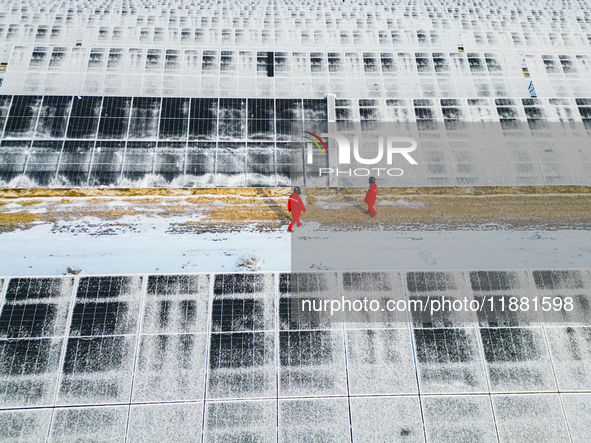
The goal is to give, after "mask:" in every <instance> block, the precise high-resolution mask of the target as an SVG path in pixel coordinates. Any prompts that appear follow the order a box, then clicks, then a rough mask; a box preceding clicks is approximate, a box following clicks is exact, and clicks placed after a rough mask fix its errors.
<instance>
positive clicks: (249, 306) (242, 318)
mask: <svg viewBox="0 0 591 443" xmlns="http://www.w3.org/2000/svg"><path fill="white" fill-rule="evenodd" d="M263 312H264V306H263V301H261V300H254V299H252V298H229V299H228V298H225V299H217V300H214V301H213V306H212V330H213V331H214V332H221V331H224V332H225V331H254V330H262V329H264V326H265V324H264V318H263Z"/></svg>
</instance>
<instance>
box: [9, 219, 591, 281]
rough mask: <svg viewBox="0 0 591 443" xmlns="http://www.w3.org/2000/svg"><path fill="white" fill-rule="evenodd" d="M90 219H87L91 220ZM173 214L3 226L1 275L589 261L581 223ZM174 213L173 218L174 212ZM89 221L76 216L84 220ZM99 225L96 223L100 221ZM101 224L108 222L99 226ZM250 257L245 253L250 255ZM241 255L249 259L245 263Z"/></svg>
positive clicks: (483, 266) (513, 266)
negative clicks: (212, 225)
mask: <svg viewBox="0 0 591 443" xmlns="http://www.w3.org/2000/svg"><path fill="white" fill-rule="evenodd" d="M90 221H91V220H90ZM172 221H174V220H171V219H153V218H151V219H146V218H144V219H143V221H141V222H139V223H138V218H137V217H134V218H133V220H132V219H131V217H130V219H129V220H126V219H125V218H124V219H122V220H120V221H119V223H120V224H119V226H125V225H126V224H130V225H131V224H132V222H133V226H134V229H127V228H125V227H123V228H117V227H114V228H113V229H112V230H111V231H110V232H109V235H104V234H101V235H96V232H95V230H93V229H89V230H87V232H81V233H80V232H78V233H72V232H69V231H66V232H64V231H60V230H56V229H53V230H52V225H51V224H40V225H37V226H34V227H32V228H31V229H28V230H14V231H12V232H4V233H2V234H0V275H6V276H9V275H11V276H39V275H60V274H64V273H66V270H67V268H68V267H69V268H71V269H78V270H80V271H81V273H82V274H87V275H88V274H128V273H185V272H230V271H237V270H238V271H241V270H253V269H258V270H261V271H289V270H305V269H313V270H318V269H339V270H347V269H356V270H359V269H364V270H381V269H516V268H518V269H523V268H537V269H543V268H552V269H554V268H578V267H588V266H589V263H591V244H590V243H589V241H588V240H589V233H588V232H587V231H583V230H581V231H576V230H573V231H535V230H534V231H532V230H527V231H509V230H460V231H457V230H456V231H417V232H408V231H405V232H402V231H346V232H333V231H329V230H322V229H320V224H319V223H317V222H308V223H306V224H304V225H303V226H302V227H301V228H296V230H295V232H294V233H292V234H290V233H288V232H286V231H285V227H283V228H282V229H277V230H275V231H270V232H260V230H258V229H255V228H253V229H250V228H249V227H248V226H247V227H245V228H244V229H243V230H242V231H240V232H222V233H201V234H193V233H183V234H179V233H171V232H170V230H169V228H170V223H171V222H172ZM176 221H179V220H176ZM85 222H89V221H88V220H87V221H84V220H81V221H80V222H79V223H80V224H83V223H85ZM97 229H99V228H97ZM100 230H101V232H103V233H104V227H101V228H100ZM248 259H251V260H250V261H249V260H248ZM247 262H250V263H251V264H252V263H253V262H254V266H251V267H249V266H245V265H246V264H247Z"/></svg>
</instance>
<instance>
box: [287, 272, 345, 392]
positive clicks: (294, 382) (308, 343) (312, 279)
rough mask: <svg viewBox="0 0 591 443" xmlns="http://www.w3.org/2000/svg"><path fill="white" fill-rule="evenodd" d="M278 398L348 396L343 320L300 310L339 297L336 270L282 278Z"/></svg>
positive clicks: (294, 274) (293, 274)
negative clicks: (311, 302)
mask: <svg viewBox="0 0 591 443" xmlns="http://www.w3.org/2000/svg"><path fill="white" fill-rule="evenodd" d="M279 278H280V280H279V372H280V373H279V396H280V397H285V396H306V395H331V394H332V395H344V394H346V389H347V388H346V375H345V367H344V352H345V349H344V341H343V331H342V322H341V319H340V318H339V319H338V321H335V320H332V319H330V318H329V316H328V314H326V315H325V313H322V312H306V311H301V310H300V309H298V306H297V303H299V301H301V300H306V299H308V300H316V301H317V302H318V301H320V300H324V299H325V298H331V297H337V296H338V287H339V282H338V275H337V274H336V273H332V272H310V273H291V274H280V276H279Z"/></svg>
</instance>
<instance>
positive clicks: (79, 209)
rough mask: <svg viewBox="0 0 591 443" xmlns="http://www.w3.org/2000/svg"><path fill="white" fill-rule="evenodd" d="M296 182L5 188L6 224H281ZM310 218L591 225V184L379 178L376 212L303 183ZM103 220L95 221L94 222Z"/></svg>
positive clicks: (336, 225) (343, 222) (234, 227)
mask: <svg viewBox="0 0 591 443" xmlns="http://www.w3.org/2000/svg"><path fill="white" fill-rule="evenodd" d="M290 192H291V190H290V189H289V188H212V189H3V190H2V189H0V233H1V232H10V231H14V230H26V229H29V228H30V227H32V226H35V225H38V224H53V226H54V228H53V229H54V230H59V231H60V232H64V230H65V231H68V232H80V233H82V232H88V231H89V230H91V231H92V232H93V233H94V235H112V234H114V233H116V232H121V231H122V230H123V231H126V230H129V231H133V230H134V223H133V222H130V216H131V218H132V219H135V218H137V219H138V220H139V219H142V220H143V223H149V222H150V219H151V218H158V219H160V220H159V222H162V221H163V219H169V232H171V233H179V234H182V233H201V232H232V231H240V230H242V229H244V227H246V226H248V227H249V228H250V229H255V230H258V231H262V232H266V231H274V230H277V229H281V228H282V227H283V226H284V225H285V224H286V223H287V222H289V220H290V219H291V216H290V214H289V213H288V212H287V198H288V196H289V194H290ZM302 195H303V197H304V198H305V201H306V206H307V212H306V214H304V215H303V216H302V221H303V222H307V221H308V222H310V221H314V222H318V223H319V224H320V226H321V229H323V228H326V229H332V230H355V229H379V230H402V231H404V230H456V229H499V228H502V229H538V230H558V229H560V230H571V229H574V230H582V229H585V230H586V229H590V228H591V188H589V187H581V186H564V187H558V186H557V187H481V188H460V187H453V188H451V187H447V188H446V187H440V188H381V189H379V190H378V203H377V205H376V207H375V208H376V210H377V212H378V216H377V217H375V218H370V217H369V216H368V215H366V214H365V211H366V210H367V206H366V205H365V204H364V203H363V199H364V196H365V188H363V189H362V188H342V189H339V190H337V189H303V190H302ZM97 227H98V229H97Z"/></svg>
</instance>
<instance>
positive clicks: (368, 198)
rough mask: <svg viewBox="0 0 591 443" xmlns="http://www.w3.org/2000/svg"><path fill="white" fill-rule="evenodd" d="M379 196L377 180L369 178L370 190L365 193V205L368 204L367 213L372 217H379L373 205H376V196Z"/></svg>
mask: <svg viewBox="0 0 591 443" xmlns="http://www.w3.org/2000/svg"><path fill="white" fill-rule="evenodd" d="M377 194H378V185H376V178H375V177H369V189H368V190H367V191H365V200H363V201H364V202H365V203H367V212H366V214H369V216H370V217H375V216H376V215H378V213H377V212H376V210H375V209H374V208H373V205H375V204H376V196H377Z"/></svg>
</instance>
